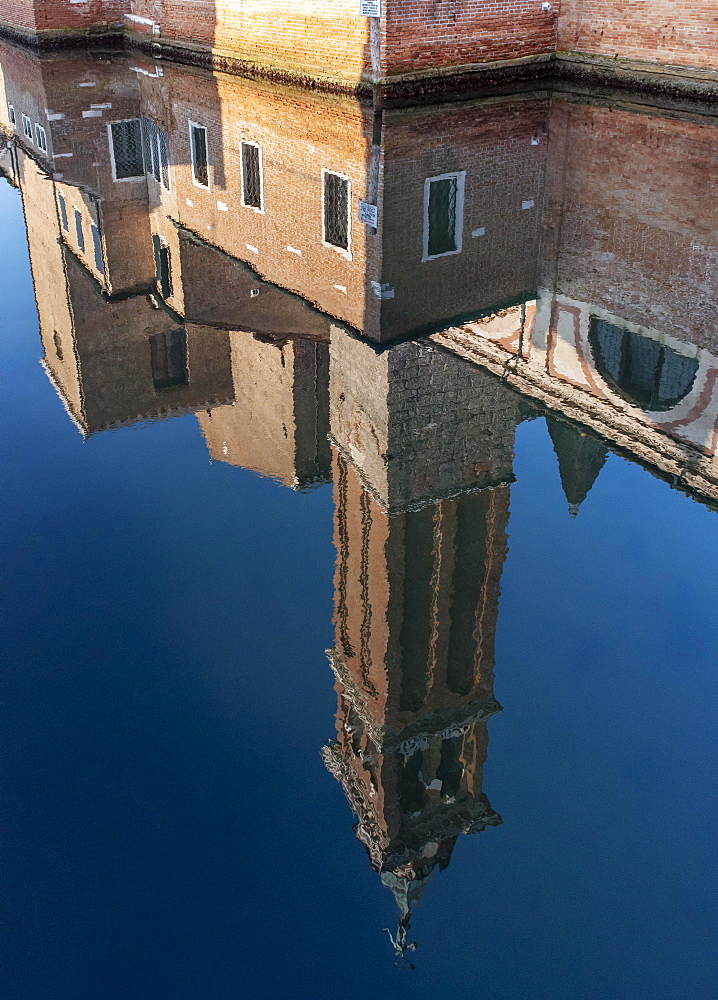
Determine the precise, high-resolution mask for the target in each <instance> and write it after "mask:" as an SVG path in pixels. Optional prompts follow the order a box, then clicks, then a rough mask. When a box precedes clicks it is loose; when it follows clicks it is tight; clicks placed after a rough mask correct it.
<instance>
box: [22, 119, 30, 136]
mask: <svg viewBox="0 0 718 1000" xmlns="http://www.w3.org/2000/svg"><path fill="white" fill-rule="evenodd" d="M22 134H23V135H24V136H25V138H26V139H29V140H30V142H32V122H31V121H30V119H29V118H28V117H27V115H23V116H22Z"/></svg>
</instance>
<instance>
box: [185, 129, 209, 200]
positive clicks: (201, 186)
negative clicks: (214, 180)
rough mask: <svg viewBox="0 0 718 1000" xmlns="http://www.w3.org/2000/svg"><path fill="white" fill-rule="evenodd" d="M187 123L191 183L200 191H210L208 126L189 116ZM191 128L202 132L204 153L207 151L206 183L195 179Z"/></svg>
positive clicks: (195, 165) (195, 167)
mask: <svg viewBox="0 0 718 1000" xmlns="http://www.w3.org/2000/svg"><path fill="white" fill-rule="evenodd" d="M187 123H188V125H189V152H190V158H191V161H192V183H193V185H194V186H195V187H198V188H199V189H200V191H211V190H212V185H211V182H210V176H209V130H208V128H207V126H206V125H200V123H199V122H194V121H192V119H191V118H188V119H187ZM193 129H201V131H203V132H204V148H205V150H206V153H207V183H206V184H201V183H200V182H199V181H198V180H197V173H196V171H197V164H196V162H195V155H194V136H193V134H192V130H193Z"/></svg>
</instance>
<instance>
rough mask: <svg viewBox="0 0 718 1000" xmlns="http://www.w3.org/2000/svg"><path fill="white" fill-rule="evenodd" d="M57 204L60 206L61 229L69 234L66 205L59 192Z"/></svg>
mask: <svg viewBox="0 0 718 1000" xmlns="http://www.w3.org/2000/svg"><path fill="white" fill-rule="evenodd" d="M57 203H58V205H59V206H60V220H61V222H62V228H63V229H64V230H65V232H66V233H69V232H70V226H69V224H68V221H67V205H66V204H65V197H64V195H62V194H60V193H59V192H58V195H57Z"/></svg>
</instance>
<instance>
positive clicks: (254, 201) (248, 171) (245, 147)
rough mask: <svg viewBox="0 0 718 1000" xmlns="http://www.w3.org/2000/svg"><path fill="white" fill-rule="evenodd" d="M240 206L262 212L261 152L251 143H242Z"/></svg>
mask: <svg viewBox="0 0 718 1000" xmlns="http://www.w3.org/2000/svg"><path fill="white" fill-rule="evenodd" d="M242 204H243V205H246V206H247V208H256V209H258V210H259V211H260V212H261V210H262V151H261V149H260V148H259V146H255V145H254V143H252V142H243V143H242Z"/></svg>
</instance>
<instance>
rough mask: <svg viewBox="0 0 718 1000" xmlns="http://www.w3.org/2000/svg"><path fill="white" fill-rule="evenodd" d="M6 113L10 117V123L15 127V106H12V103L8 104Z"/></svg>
mask: <svg viewBox="0 0 718 1000" xmlns="http://www.w3.org/2000/svg"><path fill="white" fill-rule="evenodd" d="M7 113H8V117H9V118H10V124H11V125H12V127H13V128H15V126H16V125H17V120H16V118H15V108H14V107H13V106H12V104H8V106H7Z"/></svg>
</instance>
